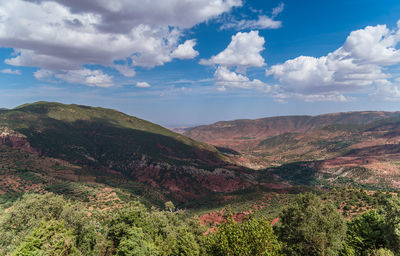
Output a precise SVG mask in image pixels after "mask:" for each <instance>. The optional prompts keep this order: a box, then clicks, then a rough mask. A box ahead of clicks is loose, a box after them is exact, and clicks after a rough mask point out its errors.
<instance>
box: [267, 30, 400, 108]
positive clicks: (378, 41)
mask: <svg viewBox="0 0 400 256" xmlns="http://www.w3.org/2000/svg"><path fill="white" fill-rule="evenodd" d="M399 26H400V23H399ZM399 41H400V30H399V28H397V29H396V30H389V29H388V28H387V27H386V25H377V26H368V27H366V28H365V29H360V30H357V31H353V32H351V33H350V35H349V36H348V37H347V39H346V42H345V43H344V45H343V46H342V47H340V48H339V49H337V50H336V51H334V52H331V53H329V54H328V55H326V56H322V57H319V58H315V57H310V56H299V57H297V58H294V59H291V60H287V61H286V62H284V63H283V64H277V65H273V66H271V67H270V68H269V69H267V70H266V75H267V76H273V77H274V78H275V79H276V80H277V81H278V82H279V89H280V93H279V95H281V96H282V95H283V94H286V95H288V96H291V95H292V96H293V95H297V96H296V97H299V98H300V97H303V98H304V99H305V100H309V101H312V100H313V98H315V99H316V100H319V99H322V100H324V99H325V100H333V99H338V100H339V101H341V99H345V98H343V97H344V96H343V95H342V94H343V93H348V92H354V91H356V90H358V89H360V88H364V87H366V86H372V85H381V86H385V85H388V84H391V81H390V78H391V75H390V73H386V72H385V67H388V66H391V65H395V64H399V63H400V50H398V49H396V46H397V44H398V42H399ZM310 95H314V96H313V97H309V96H310ZM338 95H340V97H339V98H338ZM342 96H343V97H342Z"/></svg>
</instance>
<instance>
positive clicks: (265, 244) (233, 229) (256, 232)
mask: <svg viewBox="0 0 400 256" xmlns="http://www.w3.org/2000/svg"><path fill="white" fill-rule="evenodd" d="M207 251H208V254H209V255H214V256H225V255H228V256H252V255H264V256H276V255H281V244H280V243H279V242H278V240H277V237H276V236H275V234H274V232H273V230H272V227H271V224H270V222H269V221H268V220H267V219H265V218H255V217H253V218H250V219H249V220H247V221H243V222H242V223H236V222H235V220H234V219H233V217H232V216H228V218H227V220H226V221H225V222H224V223H222V224H221V225H219V226H218V229H217V231H216V233H215V234H211V235H209V236H208V238H207Z"/></svg>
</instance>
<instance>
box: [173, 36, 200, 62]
mask: <svg viewBox="0 0 400 256" xmlns="http://www.w3.org/2000/svg"><path fill="white" fill-rule="evenodd" d="M195 45H196V40H186V41H185V42H184V43H183V44H180V45H178V47H177V48H176V49H175V50H174V51H173V52H172V54H171V57H172V58H177V59H193V58H195V57H196V56H197V55H199V52H198V51H196V50H195V49H193V47H194V46H195Z"/></svg>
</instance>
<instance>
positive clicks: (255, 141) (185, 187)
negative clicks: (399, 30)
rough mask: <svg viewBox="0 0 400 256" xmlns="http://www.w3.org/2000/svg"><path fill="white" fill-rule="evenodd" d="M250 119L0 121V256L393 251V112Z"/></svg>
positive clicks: (20, 116)
mask: <svg viewBox="0 0 400 256" xmlns="http://www.w3.org/2000/svg"><path fill="white" fill-rule="evenodd" d="M260 120H261V121H260ZM260 120H238V121H232V122H220V123H217V124H214V125H211V126H202V127H198V128H193V129H191V130H188V131H186V132H185V134H178V133H175V132H173V131H171V130H168V129H165V128H163V127H161V126H159V125H156V124H153V123H150V122H147V121H145V120H141V119H139V118H136V117H132V116H129V115H126V114H124V113H121V112H118V111H115V110H111V109H104V108H95V107H88V106H81V105H65V104H60V103H52V102H36V103H32V104H25V105H22V106H19V107H16V108H14V109H1V110H0V234H1V235H0V245H1V246H0V255H36V254H37V255H39V254H40V255H41V254H43V255H47V254H46V253H49V252H52V253H53V254H57V255H58V254H60V255H262V254H263V253H264V252H267V251H268V252H269V255H314V254H313V253H314V252H313V251H314V250H320V249H321V248H325V247H326V246H330V247H332V248H331V249H332V250H334V251H335V254H334V255H338V253H339V252H340V255H371V253H372V252H373V253H375V252H376V253H377V250H378V249H379V250H381V251H382V250H383V251H384V252H389V253H390V252H391V251H394V252H400V248H398V247H397V245H398V244H399V243H398V241H400V238H399V237H398V236H397V233H396V232H395V230H393V229H392V227H394V226H396V225H398V221H397V217H396V218H395V219H392V217H393V216H395V214H397V213H398V209H400V200H399V195H400V193H399V188H400V175H399V166H400V112H349V113H337V114H328V115H322V116H316V117H310V116H296V117H275V118H267V119H260ZM185 130H186V128H185ZM178 131H179V132H182V131H183V130H182V129H179V130H178ZM186 135H187V136H186ZM188 136H191V137H192V138H189V137H188ZM198 140H201V141H198ZM310 192H311V193H310ZM299 216H304V217H299ZM396 216H397V215H396ZM360 223H362V224H360ZM369 225H371V227H370V226H369ZM272 226H274V228H272ZM309 226H312V227H313V228H312V229H309V228H308V227H309ZM360 227H361V228H362V229H361V230H359V228H360ZM370 228H373V230H377V232H378V233H374V232H370V231H369V229H370ZM346 230H350V231H349V232H346ZM299 232H300V233H302V232H304V234H303V233H302V234H299ZM316 232H318V233H319V234H318V235H317V236H315V233H316ZM379 232H380V233H379ZM287 234H292V236H293V239H291V238H290V235H287ZM375 234H377V235H376V236H375ZM382 234H389V235H387V236H385V238H384V239H382V236H383V235H382ZM308 235H311V236H312V237H311V238H310V239H311V244H312V245H311V246H310V244H309V243H310V240H309V238H305V239H303V240H301V239H300V240H299V239H298V237H305V236H308ZM322 236H329V238H328V239H327V240H326V241H325V240H324V241H321V239H319V237H322ZM364 236H365V237H366V238H365V237H364ZM314 238H316V240H313V239H314ZM235 239H236V240H235ZM226 241H229V242H228V243H226ZM259 241H261V242H260V243H258V242H259ZM262 241H264V242H262ZM238 245H240V247H238ZM299 248H302V249H299ZM389 249H390V250H389ZM291 250H300V251H299V252H297V253H293V252H291ZM309 250H311V251H309ZM346 250H350V251H349V252H348V251H346ZM385 250H386V251H385ZM56 252H57V253H56ZM352 252H357V253H361V252H363V253H364V254H354V253H353V254H352ZM315 255H325V254H323V253H322V254H315ZM373 255H378V254H373ZM389 255H391V254H389Z"/></svg>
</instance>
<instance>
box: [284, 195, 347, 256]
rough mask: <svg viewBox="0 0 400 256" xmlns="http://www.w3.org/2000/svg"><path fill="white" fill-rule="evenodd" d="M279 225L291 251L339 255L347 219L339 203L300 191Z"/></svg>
mask: <svg viewBox="0 0 400 256" xmlns="http://www.w3.org/2000/svg"><path fill="white" fill-rule="evenodd" d="M278 225H279V226H278V227H277V231H278V235H279V238H280V241H283V242H284V243H285V246H284V250H285V252H286V253H287V254H288V255H310V256H312V255H322V256H330V255H338V253H339V250H340V249H341V248H342V246H343V240H344V238H345V236H346V223H345V220H344V218H343V217H342V215H341V214H340V213H339V212H338V211H337V209H336V207H334V206H333V204H332V203H330V202H324V201H322V200H321V199H320V198H319V197H318V196H316V195H314V194H311V193H307V194H300V195H299V196H298V197H297V198H296V200H295V201H294V202H293V203H292V204H290V205H289V206H288V207H286V208H285V209H284V210H283V212H282V213H281V215H280V221H279V224H278Z"/></svg>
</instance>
